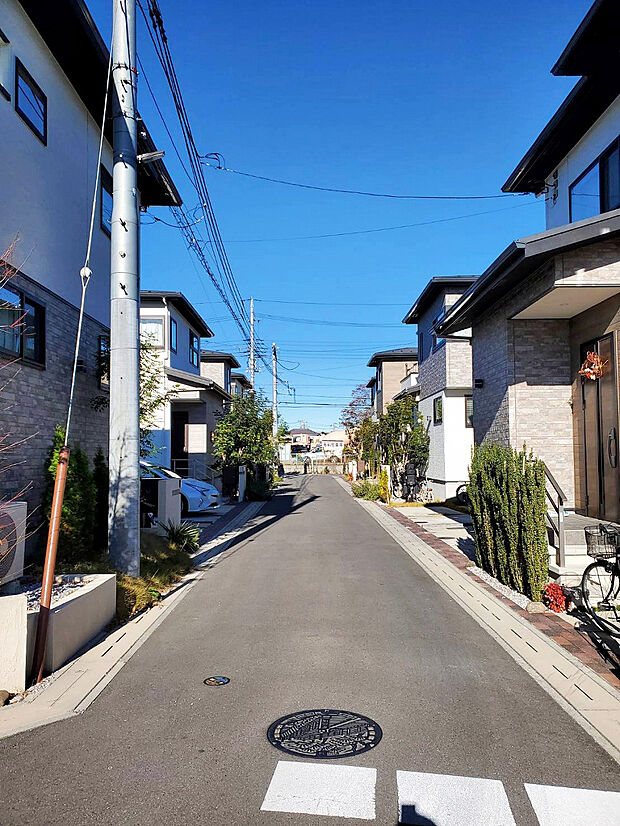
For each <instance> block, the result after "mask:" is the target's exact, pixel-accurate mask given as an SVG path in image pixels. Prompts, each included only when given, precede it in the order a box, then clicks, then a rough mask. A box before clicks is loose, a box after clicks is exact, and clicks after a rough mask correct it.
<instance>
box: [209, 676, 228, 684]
mask: <svg viewBox="0 0 620 826" xmlns="http://www.w3.org/2000/svg"><path fill="white" fill-rule="evenodd" d="M229 682H230V677H207V679H206V680H203V683H204V684H205V685H209V686H218V685H226V683H229Z"/></svg>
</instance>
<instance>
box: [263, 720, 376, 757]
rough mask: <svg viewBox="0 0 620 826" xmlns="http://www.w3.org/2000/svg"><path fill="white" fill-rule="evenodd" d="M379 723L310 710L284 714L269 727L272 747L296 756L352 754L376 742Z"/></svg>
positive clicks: (361, 751)
mask: <svg viewBox="0 0 620 826" xmlns="http://www.w3.org/2000/svg"><path fill="white" fill-rule="evenodd" d="M382 736H383V732H382V731H381V728H380V726H378V725H377V723H375V721H374V720H371V719H370V718H369V717H364V715H363V714H354V713H353V712H351V711H338V710H335V709H331V708H328V709H320V708H319V709H310V710H308V711H298V712H297V713H296V714H287V715H286V717H281V718H280V719H279V720H276V721H275V723H272V724H271V725H270V726H269V730H268V732H267V737H268V738H269V742H270V743H271V745H272V746H275V747H276V748H277V749H280V750H281V751H285V752H287V753H288V754H294V755H296V756H298V757H318V758H323V759H330V758H336V757H353V756H355V755H357V754H362V753H363V752H365V751H368V750H369V749H372V748H374V747H375V746H376V745H378V744H379V742H380V740H381V738H382Z"/></svg>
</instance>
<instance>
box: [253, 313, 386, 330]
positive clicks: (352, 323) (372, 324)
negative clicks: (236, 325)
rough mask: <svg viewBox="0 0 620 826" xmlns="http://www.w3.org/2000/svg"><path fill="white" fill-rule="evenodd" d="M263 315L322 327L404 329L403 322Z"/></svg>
mask: <svg viewBox="0 0 620 826" xmlns="http://www.w3.org/2000/svg"><path fill="white" fill-rule="evenodd" d="M262 317H263V318H269V319H271V320H272V321H286V322H290V323H294V324H311V325H318V326H321V327H372V328H373V329H374V328H377V327H390V328H392V329H400V330H402V324H377V323H375V322H372V321H370V322H368V323H364V322H361V321H329V320H328V319H320V318H297V317H295V316H285V315H269V314H268V313H263V316H262Z"/></svg>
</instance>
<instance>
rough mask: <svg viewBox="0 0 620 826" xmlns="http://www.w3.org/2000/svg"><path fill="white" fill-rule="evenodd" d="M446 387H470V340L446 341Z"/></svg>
mask: <svg viewBox="0 0 620 826" xmlns="http://www.w3.org/2000/svg"><path fill="white" fill-rule="evenodd" d="M445 346H446V387H471V369H472V368H471V342H470V341H467V340H465V341H455V340H450V341H446V345H445Z"/></svg>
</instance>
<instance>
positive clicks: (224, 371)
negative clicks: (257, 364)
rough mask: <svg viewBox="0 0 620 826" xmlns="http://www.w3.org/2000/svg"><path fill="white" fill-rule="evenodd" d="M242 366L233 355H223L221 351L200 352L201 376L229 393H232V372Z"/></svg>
mask: <svg viewBox="0 0 620 826" xmlns="http://www.w3.org/2000/svg"><path fill="white" fill-rule="evenodd" d="M240 366H241V365H240V364H239V362H238V361H237V359H236V358H235V356H233V354H232V353H222V352H220V351H219V350H201V351H200V375H201V376H204V378H206V379H212V380H213V381H214V382H216V384H218V385H219V386H220V387H221V388H222V389H223V390H225V391H226V392H227V393H230V392H231V375H232V371H233V369H234V368H235V367H240Z"/></svg>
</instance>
